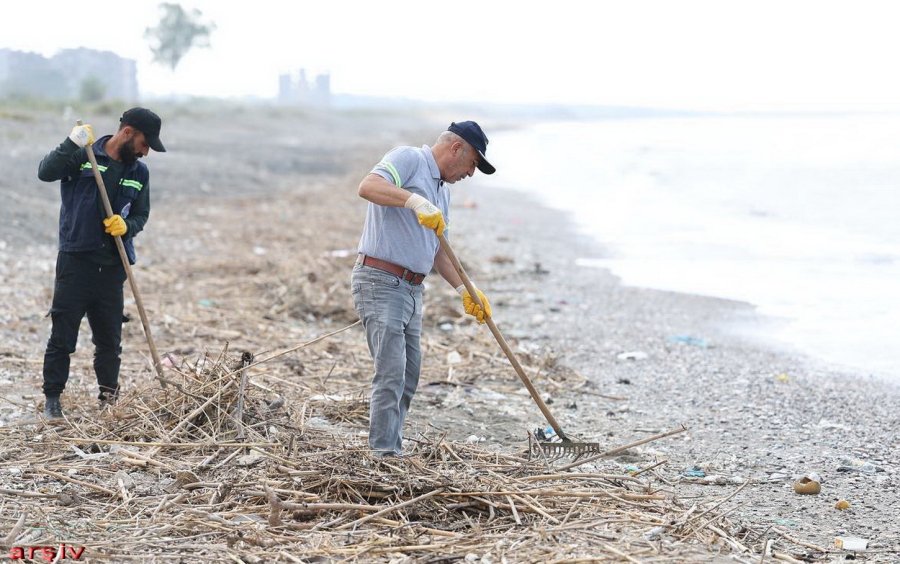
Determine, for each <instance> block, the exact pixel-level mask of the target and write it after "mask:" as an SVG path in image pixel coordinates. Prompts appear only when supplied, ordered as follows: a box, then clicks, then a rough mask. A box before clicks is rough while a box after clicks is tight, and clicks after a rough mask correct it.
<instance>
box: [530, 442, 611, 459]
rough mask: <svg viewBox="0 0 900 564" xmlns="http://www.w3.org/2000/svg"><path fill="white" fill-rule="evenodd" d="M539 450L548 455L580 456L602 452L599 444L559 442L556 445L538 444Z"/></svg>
mask: <svg viewBox="0 0 900 564" xmlns="http://www.w3.org/2000/svg"><path fill="white" fill-rule="evenodd" d="M538 444H539V445H540V446H541V450H543V451H544V453H546V454H550V455H569V456H580V455H582V454H588V453H591V452H602V451H601V450H600V443H576V442H574V441H560V442H558V443H547V442H543V443H540V442H539V443H538Z"/></svg>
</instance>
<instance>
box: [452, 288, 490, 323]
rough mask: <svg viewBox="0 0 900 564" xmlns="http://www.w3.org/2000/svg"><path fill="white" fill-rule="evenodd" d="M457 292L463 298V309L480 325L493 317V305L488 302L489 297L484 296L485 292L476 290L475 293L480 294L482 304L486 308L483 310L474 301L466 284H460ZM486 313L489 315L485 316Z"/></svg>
mask: <svg viewBox="0 0 900 564" xmlns="http://www.w3.org/2000/svg"><path fill="white" fill-rule="evenodd" d="M456 291H457V292H459V295H460V296H462V303H463V309H464V310H466V313H468V314H469V315H471V316H473V317H474V318H475V319H477V320H478V323H484V318H485V317H490V316H491V303H490V302H489V301H488V299H487V296H485V295H484V292H482V291H481V290H479V289H478V288H475V293H476V294H478V299H479V300H481V304H482V305H483V306H484V307H483V308H482V307H481V306H480V305H478V304H477V303H476V302H475V300H473V299H472V295H471V294H469V291H468V290H466V285H465V284H460V285H459V286H458V287H457V288H456ZM485 312H487V315H485Z"/></svg>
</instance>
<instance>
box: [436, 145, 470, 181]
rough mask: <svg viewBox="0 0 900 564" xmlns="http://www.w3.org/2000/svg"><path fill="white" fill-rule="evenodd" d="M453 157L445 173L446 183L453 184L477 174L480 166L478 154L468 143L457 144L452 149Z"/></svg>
mask: <svg viewBox="0 0 900 564" xmlns="http://www.w3.org/2000/svg"><path fill="white" fill-rule="evenodd" d="M450 154H451V156H452V157H453V158H452V159H451V161H450V165H449V166H448V167H447V170H446V172H445V173H444V182H447V183H449V184H453V183H454V182H457V181H459V180H463V179H464V178H468V177H470V176H472V175H473V174H475V168H476V167H477V166H478V153H476V152H475V149H473V148H472V147H470V146H469V145H468V144H466V143H462V142H459V141H458V142H456V143H454V144H453V147H452V148H451V149H450Z"/></svg>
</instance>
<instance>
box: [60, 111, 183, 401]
mask: <svg viewBox="0 0 900 564" xmlns="http://www.w3.org/2000/svg"><path fill="white" fill-rule="evenodd" d="M76 123H77V124H78V125H83V124H82V122H81V120H78V121H77V122H76ZM84 148H85V149H86V150H87V156H88V160H90V161H91V170H93V171H94V180H96V181H97V188H98V189H99V190H100V198H101V199H102V200H103V209H104V210H105V211H106V217H107V218H109V217H112V215H113V210H112V205H111V204H110V203H109V196H107V195H106V185H105V184H104V183H103V176H102V175H101V174H100V168H99V167H98V166H97V157H95V156H94V148H93V147H92V146H91V144H90V143H88V144H87V145H85V146H84ZM113 239H115V241H116V249H118V251H119V258H120V259H121V260H122V266H124V267H125V274H126V275H127V276H128V284H129V285H130V286H131V293H132V294H133V295H134V302H135V303H136V304H137V308H138V313H140V315H141V324H142V325H143V326H144V335H146V336H147V344H148V345H149V346H150V356H152V357H153V367H154V368H155V369H156V376H157V379H158V380H159V382H160V384H162V387H163V388H165V387H166V380H165V377H164V376H163V367H162V362H161V361H160V359H159V353H158V352H156V344H154V342H153V335H152V334H151V333H150V322H149V321H148V320H147V312H146V311H144V301H143V300H142V299H141V293H140V292H139V291H138V287H137V282H135V280H134V275H133V274H132V272H131V263H129V262H128V254H127V253H126V252H125V244H124V243H122V237H119V236H116V237H113Z"/></svg>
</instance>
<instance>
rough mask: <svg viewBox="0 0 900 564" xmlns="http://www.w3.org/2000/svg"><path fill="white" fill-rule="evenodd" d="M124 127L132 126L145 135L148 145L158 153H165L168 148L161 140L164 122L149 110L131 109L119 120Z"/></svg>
mask: <svg viewBox="0 0 900 564" xmlns="http://www.w3.org/2000/svg"><path fill="white" fill-rule="evenodd" d="M119 122H120V123H121V124H122V125H130V126H131V127H133V128H135V129H137V130H138V131H140V132H141V133H143V134H144V138H145V139H146V140H147V144H148V145H150V148H151V149H153V150H154V151H156V152H157V153H165V152H166V148H165V147H164V146H163V144H162V141H160V140H159V128H160V127H162V120H161V119H159V116H158V115H156V114H155V113H153V112H151V111H150V110H148V109H147V108H131V109H130V110H128V111H126V112H125V113H124V114H122V117H121V118H119Z"/></svg>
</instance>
